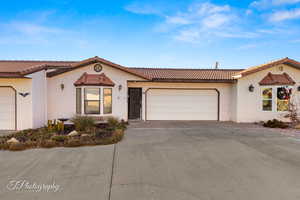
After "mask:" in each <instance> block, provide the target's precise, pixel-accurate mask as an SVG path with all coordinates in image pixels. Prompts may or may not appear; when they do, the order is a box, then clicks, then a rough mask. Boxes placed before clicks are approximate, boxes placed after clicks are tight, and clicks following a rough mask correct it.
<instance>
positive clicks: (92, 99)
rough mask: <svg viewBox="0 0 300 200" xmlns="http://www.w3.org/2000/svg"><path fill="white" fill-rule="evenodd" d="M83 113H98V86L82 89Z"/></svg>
mask: <svg viewBox="0 0 300 200" xmlns="http://www.w3.org/2000/svg"><path fill="white" fill-rule="evenodd" d="M84 113H85V114H100V88H85V89H84Z"/></svg>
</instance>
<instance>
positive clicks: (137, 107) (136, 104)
mask: <svg viewBox="0 0 300 200" xmlns="http://www.w3.org/2000/svg"><path fill="white" fill-rule="evenodd" d="M141 108H142V88H128V118H129V119H141Z"/></svg>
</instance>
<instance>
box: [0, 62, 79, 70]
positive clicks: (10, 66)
mask: <svg viewBox="0 0 300 200" xmlns="http://www.w3.org/2000/svg"><path fill="white" fill-rule="evenodd" d="M74 63H76V61H34V60H29V61H27V60H0V72H23V71H28V70H32V69H33V68H36V67H40V66H43V65H48V66H71V65H72V64H74Z"/></svg>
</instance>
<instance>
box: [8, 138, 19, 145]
mask: <svg viewBox="0 0 300 200" xmlns="http://www.w3.org/2000/svg"><path fill="white" fill-rule="evenodd" d="M6 142H7V143H8V144H18V143H20V142H19V140H17V139H16V138H14V137H13V138H10V139H9V140H7V141H6Z"/></svg>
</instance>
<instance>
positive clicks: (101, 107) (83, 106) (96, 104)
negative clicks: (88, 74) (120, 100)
mask: <svg viewBox="0 0 300 200" xmlns="http://www.w3.org/2000/svg"><path fill="white" fill-rule="evenodd" d="M76 114H79V115H80V114H85V115H105V114H112V88H111V87H92V86H82V87H77V88H76Z"/></svg>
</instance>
